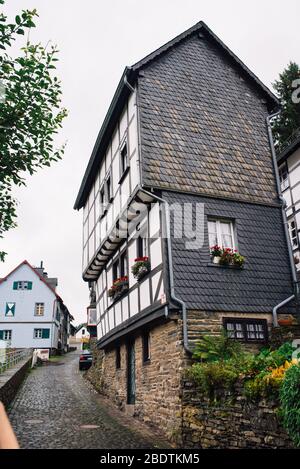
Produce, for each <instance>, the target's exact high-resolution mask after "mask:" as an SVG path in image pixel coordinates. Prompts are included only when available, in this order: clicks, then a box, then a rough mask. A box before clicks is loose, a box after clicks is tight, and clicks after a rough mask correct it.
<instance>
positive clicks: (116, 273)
mask: <svg viewBox="0 0 300 469" xmlns="http://www.w3.org/2000/svg"><path fill="white" fill-rule="evenodd" d="M112 275H113V282H114V281H115V280H117V278H119V277H126V276H127V275H128V262H127V251H124V252H123V253H122V254H121V255H120V256H119V257H118V258H117V259H116V260H115V261H114V263H113V265H112Z"/></svg>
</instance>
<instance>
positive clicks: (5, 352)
mask: <svg viewBox="0 0 300 469" xmlns="http://www.w3.org/2000/svg"><path fill="white" fill-rule="evenodd" d="M30 355H32V349H28V348H27V349H15V350H10V349H5V348H3V349H0V373H3V372H4V371H6V370H8V369H9V368H12V367H13V366H15V365H16V364H17V363H19V362H20V361H21V360H24V359H25V358H27V357H28V358H29V357H30Z"/></svg>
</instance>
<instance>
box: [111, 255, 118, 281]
mask: <svg viewBox="0 0 300 469" xmlns="http://www.w3.org/2000/svg"><path fill="white" fill-rule="evenodd" d="M112 270H113V282H114V281H115V280H117V278H119V259H118V260H116V261H115V262H114V263H113V267H112Z"/></svg>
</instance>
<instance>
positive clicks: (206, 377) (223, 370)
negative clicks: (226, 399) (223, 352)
mask: <svg viewBox="0 0 300 469" xmlns="http://www.w3.org/2000/svg"><path fill="white" fill-rule="evenodd" d="M189 374H190V377H191V378H192V379H193V380H194V381H195V383H196V384H197V385H198V386H199V387H200V389H201V391H202V392H203V393H204V394H206V395H207V396H208V397H210V398H212V397H213V396H214V395H215V392H216V391H218V390H219V389H228V390H229V389H232V387H233V385H234V383H235V382H236V380H237V379H238V377H239V373H238V371H236V370H235V369H234V368H232V366H231V365H227V364H226V363H223V362H222V363H221V362H210V363H195V364H194V365H192V367H191V369H190V373H189Z"/></svg>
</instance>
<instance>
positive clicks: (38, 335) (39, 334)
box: [33, 329, 50, 339]
mask: <svg viewBox="0 0 300 469" xmlns="http://www.w3.org/2000/svg"><path fill="white" fill-rule="evenodd" d="M33 337H34V338H35V339H49V337H50V329H34V331H33Z"/></svg>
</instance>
